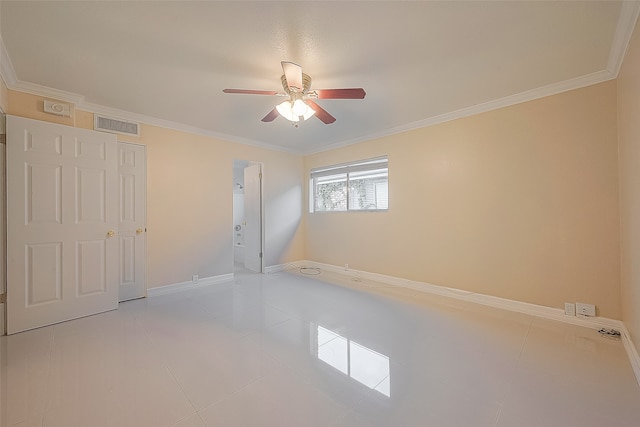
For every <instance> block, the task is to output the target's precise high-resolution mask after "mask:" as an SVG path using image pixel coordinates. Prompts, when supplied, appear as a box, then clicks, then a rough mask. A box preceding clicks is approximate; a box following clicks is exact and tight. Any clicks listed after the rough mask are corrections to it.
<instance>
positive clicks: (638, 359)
mask: <svg viewBox="0 0 640 427" xmlns="http://www.w3.org/2000/svg"><path fill="white" fill-rule="evenodd" d="M620 334H621V335H622V343H623V344H624V349H625V350H627V355H629V361H630V362H631V367H632V368H633V372H634V373H635V374H636V379H637V380H638V384H640V355H638V350H637V348H636V346H635V345H634V344H633V341H632V340H631V334H629V331H628V330H627V327H626V326H625V325H624V324H623V325H622V328H621V330H620Z"/></svg>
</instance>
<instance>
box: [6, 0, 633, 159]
mask: <svg viewBox="0 0 640 427" xmlns="http://www.w3.org/2000/svg"><path fill="white" fill-rule="evenodd" d="M638 5H639V3H638V2H635V1H632V2H621V1H601V2H598V1H531V2H529V1H469V2H462V1H443V2H433V1H413V2H409V1H374V2H368V1H355V2H343V1H317V2H307V1H293V2H272V1H257V2H245V1H227V2H221V1H200V2H187V1H157V2H156V1H141V2H137V1H125V2H109V1H106V2H103V1H80V2H75V1H72V2H56V1H44V2H36V1H7V0H4V1H2V2H1V4H0V7H1V9H0V16H1V23H0V34H1V35H2V40H3V42H4V45H5V48H6V53H8V58H9V59H8V60H7V59H6V58H5V60H4V61H3V62H2V75H3V77H4V79H5V81H7V85H8V86H9V87H10V88H14V89H20V90H26V91H29V92H33V93H40V94H43V95H48V96H49V97H57V98H58V99H63V100H72V101H74V102H77V103H78V107H79V108H83V109H87V110H89V111H95V112H102V113H112V115H118V116H120V117H124V118H129V119H134V120H140V121H146V122H151V123H156V124H164V125H168V126H171V127H175V128H180V129H185V130H192V131H195V132H199V133H204V134H208V135H213V136H217V137H221V138H224V139H227V140H231V141H238V142H245V143H250V144H256V145H263V146H270V147H277V148H279V149H283V150H288V151H295V152H304V153H309V152H315V151H321V150H324V149H327V148H329V147H335V146H339V145H344V144H348V143H353V142H357V141H362V140H366V139H370V138H372V137H376V136H382V135H387V134H391V133H395V132H399V131H403V130H408V129H413V128H416V127H421V126H425V125H428V124H432V123H436V122H440V121H443V120H447V119H451V118H455V117H458V116H464V115H468V114H472V113H475V112H479V111H484V110H488V109H492V108H496V107H500V106H503V105H509V104H513V103H515V102H521V101H524V100H528V99H533V98H536V97H540V96H544V95H548V94H551V93H555V92H559V91H563V90H567V89H572V88H576V87H581V86H584V85H587V84H592V83H595V82H599V81H604V80H608V79H611V78H615V77H616V75H617V72H618V69H619V66H620V62H621V60H622V57H623V55H624V50H625V48H626V45H627V43H628V40H629V37H630V34H631V31H632V29H633V27H634V24H635V21H636V19H637V16H638ZM282 60H287V61H293V62H296V63H298V64H300V65H302V67H303V70H304V72H305V73H307V74H309V75H310V76H311V77H312V79H313V83H312V88H315V89H328V88H349V87H363V88H364V89H365V90H366V92H367V96H366V98H365V99H363V100H318V101H317V102H318V104H320V105H321V106H322V107H323V108H325V109H326V110H327V111H329V113H331V114H332V115H333V116H335V117H336V118H337V121H336V122H335V123H333V124H331V125H325V124H323V123H322V122H320V121H319V120H318V119H316V118H312V119H310V120H308V121H307V122H304V123H302V124H301V125H300V126H299V127H298V128H294V127H292V126H291V123H290V122H288V121H286V120H285V119H283V118H281V117H279V118H277V119H276V120H275V121H274V122H272V123H263V122H261V121H260V120H261V118H262V117H263V116H265V115H266V114H267V113H268V112H269V111H270V110H271V109H272V108H273V107H274V106H275V104H276V103H277V102H280V101H281V100H282V99H281V98H277V97H270V96H258V95H230V94H223V93H222V89H224V88H243V89H259V90H277V91H280V90H281V89H282V86H281V84H280V76H281V74H282V68H281V66H280V61H282ZM74 94H77V95H74Z"/></svg>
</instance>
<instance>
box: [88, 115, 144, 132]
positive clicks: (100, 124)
mask: <svg viewBox="0 0 640 427" xmlns="http://www.w3.org/2000/svg"><path fill="white" fill-rule="evenodd" d="M93 128H94V129H95V130H102V131H105V132H112V133H122V134H125V135H134V136H140V124H139V123H134V122H127V121H124V120H119V119H114V118H112V117H106V116H99V115H97V114H94V116H93Z"/></svg>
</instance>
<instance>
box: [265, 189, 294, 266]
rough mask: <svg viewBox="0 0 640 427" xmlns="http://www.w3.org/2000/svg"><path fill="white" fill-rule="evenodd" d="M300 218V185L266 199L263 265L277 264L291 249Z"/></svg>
mask: <svg viewBox="0 0 640 427" xmlns="http://www.w3.org/2000/svg"><path fill="white" fill-rule="evenodd" d="M301 220H302V186H301V185H296V186H294V187H291V188H289V189H288V190H285V191H284V192H283V193H281V194H279V195H277V196H276V197H273V198H271V199H267V200H266V204H265V223H266V230H265V231H266V242H265V243H266V245H265V246H266V248H265V251H266V259H265V266H271V265H277V264H280V263H281V262H282V258H283V257H284V256H285V255H286V254H287V252H288V251H289V250H290V249H291V245H292V242H293V241H294V236H295V235H296V233H297V231H298V227H299V226H300V221H301Z"/></svg>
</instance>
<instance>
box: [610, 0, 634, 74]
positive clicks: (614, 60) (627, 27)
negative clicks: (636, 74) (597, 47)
mask: <svg viewBox="0 0 640 427" xmlns="http://www.w3.org/2000/svg"><path fill="white" fill-rule="evenodd" d="M639 15H640V2H638V1H635V0H625V1H623V2H622V7H621V8H620V17H619V18H618V25H617V27H616V32H615V34H614V36H613V43H612V44H611V50H610V52H609V62H608V64H607V70H609V72H610V73H611V74H612V75H613V76H615V77H618V73H619V72H620V67H622V62H623V61H624V56H625V54H626V53H627V47H628V46H629V41H630V40H631V36H632V35H633V30H634V29H635V26H636V22H637V21H638V16H639Z"/></svg>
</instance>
